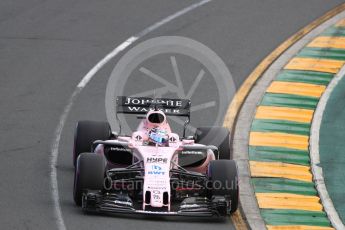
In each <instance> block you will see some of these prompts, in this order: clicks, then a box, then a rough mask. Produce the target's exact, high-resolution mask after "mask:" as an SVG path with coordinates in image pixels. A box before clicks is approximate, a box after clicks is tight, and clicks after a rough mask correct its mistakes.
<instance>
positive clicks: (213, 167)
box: [208, 160, 239, 213]
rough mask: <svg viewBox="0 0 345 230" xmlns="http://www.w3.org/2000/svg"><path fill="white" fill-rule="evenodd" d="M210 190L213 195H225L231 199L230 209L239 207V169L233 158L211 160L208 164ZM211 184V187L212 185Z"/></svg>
mask: <svg viewBox="0 0 345 230" xmlns="http://www.w3.org/2000/svg"><path fill="white" fill-rule="evenodd" d="M208 177H209V181H210V183H209V185H208V186H209V188H208V189H209V190H210V195H211V196H224V197H227V199H228V200H229V201H230V207H229V211H230V213H233V212H235V211H236V210H237V208H238V201H239V188H238V171H237V165H236V162H235V161H233V160H215V161H210V164H209V166H208ZM210 186H211V187H210Z"/></svg>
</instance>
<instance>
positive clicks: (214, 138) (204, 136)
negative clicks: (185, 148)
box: [194, 127, 231, 160]
mask: <svg viewBox="0 0 345 230" xmlns="http://www.w3.org/2000/svg"><path fill="white" fill-rule="evenodd" d="M194 140H195V142H196V143H199V144H204V145H214V146H216V147H217V148H218V151H219V159H226V160H230V159H231V148H230V132H229V130H228V129H227V128H224V127H199V128H197V129H196V131H195V134H194ZM216 157H217V156H216Z"/></svg>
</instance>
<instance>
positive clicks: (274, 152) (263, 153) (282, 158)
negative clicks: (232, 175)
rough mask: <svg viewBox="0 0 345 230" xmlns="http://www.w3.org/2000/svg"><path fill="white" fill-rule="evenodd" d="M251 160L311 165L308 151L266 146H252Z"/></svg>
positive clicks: (250, 149)
mask: <svg viewBox="0 0 345 230" xmlns="http://www.w3.org/2000/svg"><path fill="white" fill-rule="evenodd" d="M249 159H250V160H253V161H268V162H283V163H288V164H298V165H309V163H310V159H309V152H308V151H303V150H296V149H288V148H279V147H266V146H255V147H252V146H250V147H249Z"/></svg>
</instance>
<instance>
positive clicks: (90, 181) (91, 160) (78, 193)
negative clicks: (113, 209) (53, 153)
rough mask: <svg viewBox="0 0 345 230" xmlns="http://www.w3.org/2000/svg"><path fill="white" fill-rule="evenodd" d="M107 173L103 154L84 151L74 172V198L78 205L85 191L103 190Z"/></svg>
mask: <svg viewBox="0 0 345 230" xmlns="http://www.w3.org/2000/svg"><path fill="white" fill-rule="evenodd" d="M104 175H105V160H104V157H103V156H102V155H97V154H95V153H82V154H80V155H79V157H78V159H77V165H76V168H75V173H74V187H73V198H74V202H75V203H76V205H78V206H80V205H81V204H82V197H83V192H84V190H86V189H89V190H103V187H104Z"/></svg>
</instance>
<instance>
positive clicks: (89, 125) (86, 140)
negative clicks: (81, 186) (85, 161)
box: [73, 121, 111, 166]
mask: <svg viewBox="0 0 345 230" xmlns="http://www.w3.org/2000/svg"><path fill="white" fill-rule="evenodd" d="M110 136H111V129H110V125H109V123H108V122H102V121H79V122H78V123H77V126H76V129H75V133H74V149H73V165H74V166H75V165H76V161H77V158H78V156H79V154H81V153H85V152H90V151H91V145H92V143H93V142H94V141H96V140H108V139H109V138H110Z"/></svg>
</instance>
